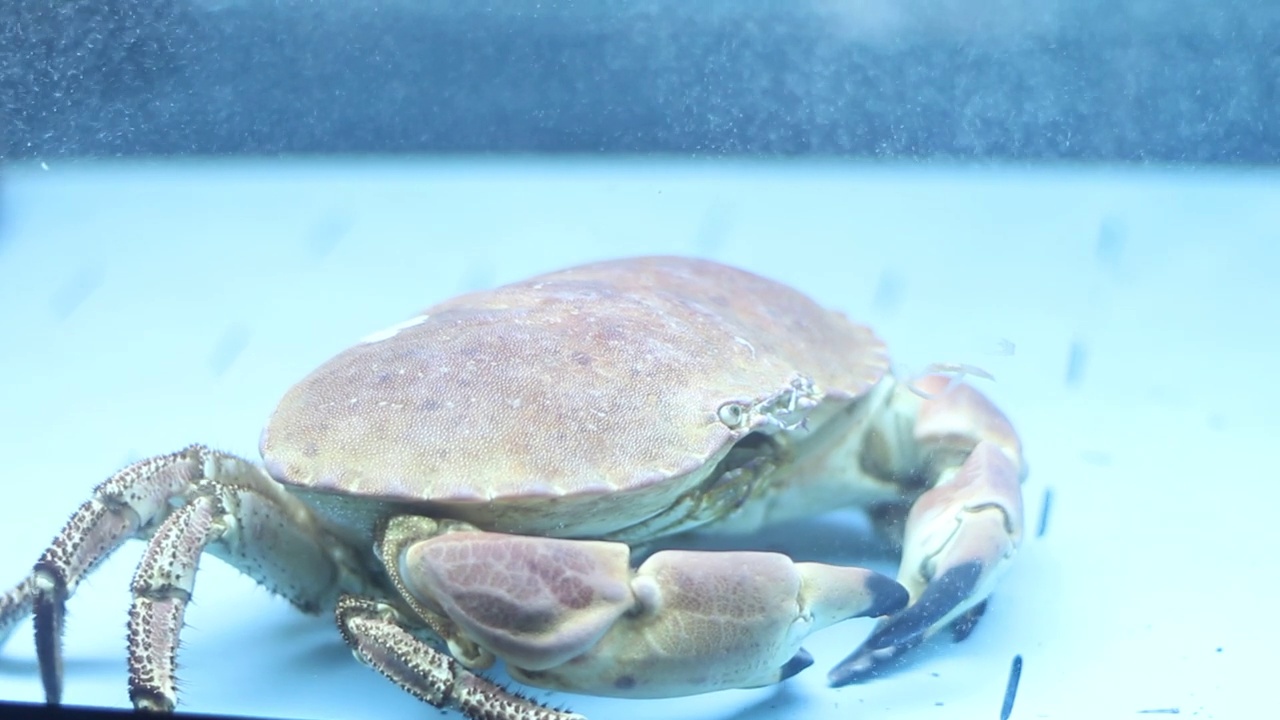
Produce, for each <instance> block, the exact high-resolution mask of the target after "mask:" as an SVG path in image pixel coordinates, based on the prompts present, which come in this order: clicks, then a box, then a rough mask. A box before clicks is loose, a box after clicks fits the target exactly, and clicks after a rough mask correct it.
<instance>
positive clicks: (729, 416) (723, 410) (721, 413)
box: [716, 402, 747, 429]
mask: <svg viewBox="0 0 1280 720" xmlns="http://www.w3.org/2000/svg"><path fill="white" fill-rule="evenodd" d="M716 415H717V416H718V417H719V418H720V422H722V423H724V424H725V425H726V426H728V427H730V428H735V429H736V428H740V427H742V424H743V423H744V422H746V420H747V406H746V405H743V404H742V403H739V402H727V403H725V404H723V405H721V406H720V409H719V410H717V411H716Z"/></svg>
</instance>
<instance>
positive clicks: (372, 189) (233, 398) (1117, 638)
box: [0, 162, 1280, 720]
mask: <svg viewBox="0 0 1280 720" xmlns="http://www.w3.org/2000/svg"><path fill="white" fill-rule="evenodd" d="M3 180H4V183H5V184H4V189H3V202H4V205H3V218H2V220H0V222H3V229H2V230H0V232H3V235H0V242H2V243H3V244H0V377H3V379H4V382H3V384H0V457H2V458H3V459H4V477H5V480H4V488H5V495H4V501H3V504H2V505H0V507H2V508H3V510H0V542H2V543H3V548H4V549H3V551H2V552H0V583H4V584H7V583H11V582H15V581H17V580H18V579H19V578H20V577H21V576H22V575H23V574H24V573H25V572H26V571H27V570H28V569H29V567H30V564H31V562H32V561H33V560H34V559H35V558H36V556H37V555H38V553H39V552H40V551H41V550H42V549H43V547H44V546H45V545H46V544H47V542H48V541H49V539H50V538H51V537H52V535H53V533H54V532H55V531H56V530H57V529H58V528H59V527H60V526H61V524H62V522H63V520H64V519H65V517H66V515H67V514H68V513H69V512H70V511H71V510H72V509H73V508H74V507H75V506H76V505H77V504H78V503H79V502H80V501H82V500H83V499H84V498H85V497H87V493H88V492H89V490H90V488H91V487H92V486H93V485H94V484H95V483H97V482H99V481H100V480H101V479H103V478H104V477H106V476H107V475H108V474H110V473H111V472H112V471H113V470H114V469H116V468H118V467H119V466H120V465H121V464H123V463H125V462H126V461H128V460H131V459H134V458H137V457H140V456H143V455H146V454H153V453H159V452H166V451H170V450H173V449H175V448H178V447H181V446H183V445H185V444H187V443H189V442H192V441H202V442H206V443H209V444H213V445H216V446H220V447H223V448H226V449H229V450H233V451H238V452H241V453H244V454H247V455H250V456H252V455H253V454H254V453H255V446H256V439H257V435H258V430H259V428H260V426H261V424H262V422H263V420H264V419H265V418H266V416H267V414H268V413H269V411H270V410H271V408H272V406H273V403H274V402H275V400H276V399H277V398H278V397H279V396H280V395H281V393H282V392H283V391H284V390H285V389H286V388H287V387H288V386H289V384H290V383H291V381H293V380H295V379H297V378H299V377H301V376H302V375H303V374H304V373H305V372H307V371H308V370H310V369H311V368H312V367H314V366H315V365H317V364H318V363H320V362H321V361H323V360H325V359H326V358H328V357H329V356H330V355H332V354H333V353H335V352H337V351H338V350H340V349H342V348H343V347H344V346H346V345H348V344H350V343H352V342H354V341H355V340H357V339H358V338H360V337H362V336H364V335H365V334H367V333H369V332H371V331H373V330H376V329H378V328H381V327H386V326H388V325H391V324H393V323H395V322H398V321H400V320H403V319H405V318H407V317H410V316H412V315H413V314H414V313H415V312H416V311H418V310H419V309H421V308H422V307H424V306H426V305H428V304H430V303H432V302H434V301H437V300H439V299H442V298H444V297H446V296H449V295H451V294H454V293H456V292H458V291H461V290H465V289H471V288H474V287H479V286H487V285H493V284H496V283H501V282H504V281H509V280H514V279H517V278H520V277H523V276H525V275H528V274H531V273H534V272H538V271H543V270H549V269H552V268H556V267H559V266H563V265H567V264H572V263H577V262H581V261H586V260H591V259H596V258H601V257H606V256H616V255H626V254H639V253H659V252H662V253H690V254H699V255H706V256H711V257H714V258H716V259H719V260H722V261H726V262H730V263H734V264H737V265H741V266H744V267H746V268H748V269H752V270H755V271H758V272H762V273H764V274H767V275H770V276H772V277H775V278H777V279H780V280H783V281H786V282H790V283H792V284H794V285H796V286H798V287H800V288H803V289H805V290H806V291H808V292H809V293H810V294H812V295H813V296H814V297H816V298H817V299H819V300H820V301H821V302H823V303H824V304H827V305H830V306H834V307H839V308H842V309H844V310H846V311H848V312H849V313H850V314H851V315H853V316H855V317H859V318H865V319H867V320H869V321H870V322H872V323H873V324H874V325H875V326H876V327H877V329H878V330H879V331H880V332H881V334H882V335H883V336H884V337H885V338H886V339H887V340H888V341H889V343H890V346H891V349H893V350H894V351H895V358H896V359H897V360H898V361H899V362H900V363H902V364H903V365H904V366H906V367H907V368H908V369H911V368H914V369H919V368H921V367H923V366H924V365H925V364H926V363H928V362H930V361H934V360H944V361H954V362H968V363H972V364H976V365H980V366H982V367H984V368H986V369H987V370H989V371H991V372H992V373H993V374H994V375H995V376H996V378H997V382H996V383H994V384H992V383H986V384H984V385H982V387H983V389H984V390H985V391H987V392H988V393H990V394H991V395H992V396H993V397H994V398H995V399H996V400H997V401H998V402H999V403H1000V404H1001V405H1002V406H1003V407H1004V409H1005V410H1006V411H1007V412H1008V414H1009V415H1010V417H1011V418H1012V419H1013V420H1014V422H1015V423H1016V424H1017V426H1018V428H1019V429H1020V431H1021V432H1022V434H1023V437H1024V440H1025V443H1026V447H1027V452H1028V457H1029V460H1030V462H1031V470H1032V474H1031V477H1030V479H1029V481H1028V484H1027V486H1026V495H1027V499H1028V525H1029V528H1028V529H1029V533H1030V534H1031V536H1032V537H1031V538H1030V539H1029V541H1028V542H1027V544H1026V546H1025V549H1024V551H1023V553H1022V555H1021V557H1020V558H1019V560H1018V562H1017V564H1016V565H1015V567H1014V568H1013V570H1012V571H1011V572H1010V573H1009V575H1008V578H1007V581H1006V582H1005V583H1004V584H1003V586H1002V587H1001V588H1000V590H999V593H998V595H997V597H996V599H995V601H993V603H992V605H991V609H990V611H989V612H988V614H987V617H986V618H985V620H984V622H983V623H982V624H981V625H980V626H979V627H978V629H977V630H976V631H975V633H974V634H973V636H972V637H971V638H970V639H969V640H967V641H966V642H964V643H962V644H958V645H951V644H948V643H939V644H936V645H935V646H933V647H931V648H929V649H928V650H926V651H924V652H922V653H921V654H920V657H918V658H917V659H916V661H915V662H914V663H912V664H910V665H909V666H907V667H906V668H903V669H902V670H901V671H900V672H899V673H898V674H896V675H893V676H891V677H886V678H884V679H880V680H877V681H875V682H871V683H868V684H865V685H857V686H850V687H846V688H842V689H838V690H837V689H831V688H828V687H826V685H825V681H824V678H825V674H826V670H827V669H828V668H829V667H830V666H831V665H833V664H834V663H835V662H837V661H839V660H840V659H841V658H843V657H844V655H845V653H847V652H848V651H849V650H851V649H852V648H853V647H854V646H855V645H856V644H857V643H858V641H859V640H860V639H861V638H862V637H863V636H864V635H865V634H866V632H867V631H868V629H869V623H866V622H863V623H861V624H860V623H848V624H845V625H843V626H839V627H837V628H833V629H831V630H828V631H826V632H824V633H822V634H820V635H818V636H816V637H815V638H814V639H812V640H811V641H810V642H809V643H808V644H807V647H808V648H809V650H810V651H811V652H812V653H813V655H814V656H815V658H816V660H817V662H816V665H815V667H813V668H811V669H810V670H808V671H806V672H805V673H802V674H801V675H800V676H799V677H797V678H795V679H793V680H792V681H790V682H788V683H786V684H784V685H782V686H780V687H777V688H771V689H763V690H753V691H733V692H725V693H719V694H713V695H708V696H703V697H698V698H688V699H677V700H672V701H643V702H634V701H631V702H628V701H619V700H607V699H605V700H601V699H592V698H579V697H555V698H552V700H553V701H554V702H559V703H566V704H569V705H571V706H572V707H573V708H574V709H575V710H578V711H581V712H584V713H586V714H588V715H589V716H593V717H596V718H606V717H620V716H627V717H641V718H643V717H661V718H665V719H666V720H678V719H680V718H699V719H707V720H712V719H716V720H728V719H729V718H737V719H740V720H746V719H749V718H773V717H807V718H824V717H830V718H850V717H857V718H861V719H870V718H889V717H892V718H970V717H976V718H995V717H997V716H998V713H999V707H1000V702H1001V698H1002V694H1003V689H1004V684H1005V679H1006V673H1007V670H1008V666H1009V661H1010V659H1011V658H1012V656H1013V655H1014V654H1015V653H1021V654H1022V655H1023V657H1024V658H1025V661H1026V665H1025V668H1024V671H1023V676H1022V685H1021V691H1020V693H1019V695H1018V700H1017V705H1016V707H1015V711H1014V717H1015V718H1074V717H1133V716H1135V714H1136V713H1137V712H1138V711H1141V710H1144V709H1147V710H1149V709H1160V708H1178V709H1180V710H1181V714H1182V715H1184V716H1196V717H1211V718H1250V717H1261V716H1264V715H1267V714H1269V713H1270V712H1271V708H1272V704H1273V700H1272V698H1271V694H1270V691H1271V688H1270V687H1269V684H1268V682H1269V681H1270V679H1271V677H1272V675H1273V673H1272V672H1271V671H1270V670H1269V669H1268V668H1269V666H1270V665H1271V664H1272V661H1273V659H1274V657H1275V654H1276V650H1277V644H1276V633H1275V631H1274V629H1273V628H1274V627H1275V626H1276V619H1275V613H1276V604H1275V601H1274V598H1275V597H1276V595H1277V592H1276V591H1277V585H1276V568H1277V562H1276V559H1275V555H1274V553H1275V552H1276V547H1277V543H1276V540H1277V539H1280V533H1277V531H1276V530H1275V529H1274V527H1275V508H1276V507H1277V506H1278V501H1280V490H1277V487H1280V486H1278V485H1277V483H1276V481H1275V478H1274V477H1273V475H1274V462H1273V461H1272V460H1273V457H1272V456H1273V454H1274V447H1275V439H1276V434H1277V430H1278V429H1280V425H1278V424H1277V422H1276V419H1275V417H1274V412H1275V411H1274V408H1275V405H1276V400H1277V393H1276V391H1275V389H1274V385H1273V383H1272V382H1271V381H1270V380H1268V379H1267V378H1269V377H1271V376H1272V374H1273V371H1274V366H1275V360H1276V357H1277V354H1276V345H1277V340H1276V338H1277V320H1276V318H1277V315H1278V313H1280V291H1278V290H1277V285H1276V278H1277V272H1278V271H1280V249H1278V248H1280V189H1278V188H1280V185H1278V184H1277V176H1276V175H1274V174H1260V173H1259V174H1251V175H1245V174H1223V173H1189V172H1174V173H1168V172H1159V171H1154V170H1153V171H1146V172H1139V171H1125V172H1104V171H1083V170H1080V171H1070V172H1019V171H1013V170H973V171H961V170H952V169H906V168H892V167H874V168H868V167H861V166H841V165H791V164H779V165H741V164H730V163H712V164H701V165H697V164H689V165H661V164H636V165H631V166H628V165H604V164H590V163H568V164H532V163H530V164H500V163H478V164H475V163H473V164H460V163H430V162H424V163H419V164H412V163H405V164H362V165H361V164H355V165H340V164H335V165H317V164H268V163H263V164H256V165H239V164H227V165H217V164H214V165H209V164H204V165H156V166H150V167H139V166H126V165H106V166H93V165H90V166H78V167H77V166H56V165H55V166H54V167H51V168H49V169H48V170H42V169H41V168H39V167H38V166H24V167H10V168H8V170H7V172H6V176H5V177H4V178H3ZM1100 234H1105V235H1107V237H1108V238H1113V239H1115V240H1117V241H1118V242H1119V244H1118V247H1119V253H1118V256H1116V259H1114V260H1109V259H1108V258H1107V257H1102V258H1099V256H1098V252H1097V247H1098V245H1099V239H1100ZM1110 242H1112V240H1107V241H1105V242H1104V244H1106V243H1110ZM1103 255H1104V256H1106V255H1107V253H1105V252H1104V253H1103ZM886 278H887V280H885V279H886ZM882 282H885V283H887V285H882V286H881V291H880V294H881V296H882V298H883V297H885V296H889V297H891V296H893V294H894V288H895V287H896V288H897V290H896V292H897V296H898V297H899V299H900V302H899V303H898V304H897V305H896V308H895V307H894V306H893V304H892V303H889V304H886V303H883V302H878V301H877V300H876V296H877V290H876V288H877V285H878V283H882ZM1077 338H1078V339H1079V340H1080V341H1081V342H1083V343H1084V344H1085V345H1086V347H1087V349H1088V355H1087V363H1086V366H1085V372H1084V375H1083V381H1082V382H1081V384H1080V385H1079V386H1078V387H1076V388H1068V387H1066V385H1065V383H1064V378H1065V375H1066V365H1067V358H1068V352H1069V348H1070V345H1071V343H1072V341H1073V340H1074V339H1077ZM1004 340H1007V341H1010V342H1012V343H1014V344H1015V346H1016V352H1015V354H1013V355H1012V356H1009V355H1001V354H999V351H998V348H999V347H1000V345H1001V343H1002V341H1004ZM1046 487H1052V488H1053V489H1054V491H1055V493H1056V497H1055V501H1054V508H1053V512H1052V516H1051V518H1050V524H1049V530H1048V533H1047V535H1046V536H1045V537H1044V538H1042V539H1037V538H1035V537H1034V531H1035V526H1036V522H1037V518H1038V514H1039V510H1040V500H1041V496H1042V493H1043V491H1044V489H1045V488H1046ZM812 527H813V533H814V534H813V536H811V537H806V536H804V534H803V533H792V537H791V539H790V542H792V543H795V544H796V546H797V551H798V552H811V551H813V550H814V547H815V546H818V545H823V544H826V545H830V544H832V543H834V542H837V541H838V540H839V538H838V536H833V535H834V533H833V532H832V531H833V530H839V528H840V527H841V524H840V523H839V522H829V523H821V524H815V525H814V526H812ZM139 550H140V546H139V545H138V544H136V543H133V544H130V545H129V546H127V547H126V549H125V550H123V551H121V552H120V553H119V554H118V556H116V557H115V558H113V559H112V560H111V561H110V562H108V563H107V564H106V565H105V566H104V567H103V568H102V569H101V570H100V571H99V572H98V573H97V574H95V575H94V576H92V577H91V578H90V579H89V580H88V581H87V582H85V583H84V584H83V585H82V586H81V588H80V590H79V592H78V593H77V594H76V596H75V597H74V598H73V599H72V601H71V603H70V620H69V622H68V634H67V639H66V657H67V679H66V698H65V700H66V701H67V702H68V703H77V704H80V703H83V704H103V705H113V706H124V705H125V704H126V703H127V695H126V686H125V666H124V641H123V637H124V622H125V613H126V608H127V605H128V582H129V578H130V575H131V572H132V564H133V563H134V562H136V559H137V557H138V553H139ZM188 623H189V627H188V628H187V630H186V633H185V635H184V646H183V648H182V653H181V656H180V660H181V663H182V665H183V668H184V671H183V675H182V681H183V684H182V691H183V695H182V699H183V703H184V705H183V707H184V708H185V709H187V710H191V711H203V712H224V713H243V714H255V715H265V716H281V717H294V718H316V719H322V718H334V719H337V718H357V717H379V718H385V719H390V718H420V717H434V716H435V714H434V712H433V711H431V710H429V709H428V708H424V707H421V706H420V705H419V704H418V703H417V702H416V701H414V700H412V699H411V698H409V697H408V696H406V695H402V694H401V693H400V692H399V691H398V690H397V689H396V688H394V687H393V686H391V685H390V684H388V683H386V682H384V681H383V680H382V679H381V678H380V677H378V676H377V675H375V674H374V673H372V672H370V671H369V670H367V669H366V668H364V667H362V666H360V665H359V664H357V663H356V662H355V661H354V660H353V659H352V658H351V657H350V654H349V653H348V652H347V650H346V649H345V646H343V645H342V643H341V641H340V639H339V638H338V637H337V634H336V632H335V631H334V630H333V628H332V624H331V621H330V620H329V619H328V618H319V619H315V618H306V617H302V616H299V615H297V614H296V613H294V612H293V611H292V610H291V609H290V608H289V607H288V606H287V605H286V604H285V603H284V602H282V601H279V600H276V599H273V598H271V597H269V596H268V595H267V594H266V593H265V592H263V591H261V590H259V589H257V588H256V586H254V585H253V584H252V583H250V582H248V581H247V580H245V579H244V578H242V577H239V576H237V575H235V574H234V573H233V572H231V571H229V570H228V569H227V568H226V567H225V566H223V565H222V564H221V563H219V562H218V561H217V560H209V561H208V562H205V563H204V564H203V565H202V572H201V575H200V579H199V581H198V583H197V589H196V601H195V603H194V604H193V606H192V607H191V609H190V611H189V613H188ZM535 694H536V695H537V696H539V697H544V696H545V695H544V694H543V693H538V692H536V691H535ZM40 697H41V692H40V689H39V681H38V678H37V672H36V668H35V663H34V653H33V649H32V643H31V637H30V625H29V624H26V625H24V626H23V627H21V628H19V630H18V631H17V634H16V635H15V637H14V639H13V640H11V641H10V643H9V645H8V646H7V647H6V648H4V650H3V653H2V654H0V698H4V699H12V700H38V699H40Z"/></svg>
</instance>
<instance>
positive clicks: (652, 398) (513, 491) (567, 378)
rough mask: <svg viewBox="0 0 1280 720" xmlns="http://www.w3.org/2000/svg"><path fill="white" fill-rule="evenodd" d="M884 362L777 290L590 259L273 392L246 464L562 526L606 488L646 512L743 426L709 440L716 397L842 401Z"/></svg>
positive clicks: (452, 306) (304, 481) (724, 276)
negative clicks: (272, 405) (551, 516)
mask: <svg viewBox="0 0 1280 720" xmlns="http://www.w3.org/2000/svg"><path fill="white" fill-rule="evenodd" d="M887 367H888V359H887V357H886V355H885V352H884V347H883V344H882V343H881V342H880V341H879V340H878V339H877V338H876V337H875V336H874V335H873V334H872V333H871V332H870V331H869V330H867V329H865V328H863V327H861V326H859V325H856V324H854V323H851V322H849V321H848V320H847V319H846V318H845V317H844V316H843V315H841V314H838V313H835V312H831V311H828V310H826V309H824V308H822V307H820V306H818V305H817V304H815V303H814V302H813V301H811V300H809V299H808V298H807V297H805V296H804V295H802V294H801V293H799V292H797V291H795V290H793V289H790V288H788V287H786V286H784V285H781V284H778V283H775V282H772V281H770V280H766V279H764V278H761V277H759V276H756V275H753V274H750V273H747V272H744V271H741V270H736V269H733V268H729V267H724V266H722V265H718V264H715V263H711V262H706V261H701V260H695V259H687V258H670V257H654V258H641V259H630V260H626V261H611V262H602V263H597V264H593V265H587V266H583V267H578V268H573V269H569V270H564V271H560V272H555V273H551V274H547V275H543V276H540V277H535V278H532V279H529V280H526V281H522V282H519V283H515V284H512V285H507V286H504V287H501V288H497V289H495V290H490V291H483V292H477V293H472V294H469V295H464V296H461V297H458V298H455V299H452V300H448V301H446V302H444V303H441V304H439V305H437V306H435V307H432V308H429V309H428V310H426V311H424V312H423V313H422V314H421V315H420V316H417V317H415V318H413V319H411V320H410V321H408V322H405V323H401V324H400V325H398V326H396V327H395V328H393V329H390V330H388V331H386V332H383V333H379V334H377V335H374V336H371V337H370V338H369V339H368V340H367V341H366V342H364V343H361V344H359V345H357V346H355V347H353V348H351V349H349V350H347V351H345V352H343V353H342V354H340V355H338V356H337V357H336V358H334V359H333V360H331V361H329V362H328V363H326V364H325V365H323V366H322V367H320V368H319V369H318V370H316V371H315V372H313V373H312V374H311V375H310V376H309V377H307V378H306V379H304V380H303V381H302V382H300V383H298V384H297V385H295V386H294V387H293V388H292V389H291V390H290V391H289V393H288V394H287V395H286V396H285V398H284V400H283V401H282V402H281V403H280V406H279V408H278V409H277V410H276V413H275V415H274V416H273V417H272V419H271V421H270V424H269V425H268V427H267V429H266V430H265V431H264V433H263V437H262V447H261V450H262V453H263V457H264V458H265V459H266V462H267V467H268V469H269V470H270V472H271V474H272V475H273V476H275V477H276V478H277V479H279V480H281V481H283V482H285V483H288V484H293V485H299V486H304V487H310V488H313V489H315V490H320V491H324V492H331V493H341V494H356V493H359V494H365V495H379V496H382V497H383V498H385V499H388V500H403V501H406V502H414V501H422V500H429V501H432V502H434V503H439V504H441V505H453V506H466V505H469V504H476V503H485V502H486V501H489V500H493V499H498V498H501V499H504V500H515V501H535V500H544V499H554V500H555V501H556V502H555V504H556V506H557V507H558V508H561V509H563V510H566V511H567V510H570V509H571V508H573V507H574V505H575V503H574V500H575V498H576V499H577V500H579V501H582V502H587V501H589V499H590V498H592V497H595V498H599V497H600V496H605V495H612V494H616V493H617V492H618V491H620V490H621V491H627V492H628V493H629V494H630V495H631V496H633V497H634V499H635V500H636V501H638V502H642V503H643V502H651V503H652V504H653V506H654V508H655V509H657V508H660V507H661V506H662V505H663V504H664V503H667V502H670V498H671V497H673V496H674V495H675V494H678V493H680V492H684V491H685V490H686V489H687V487H686V484H687V483H692V482H696V481H697V480H698V479H700V476H699V475H698V474H697V471H702V472H704V473H705V472H706V471H707V470H709V469H710V468H709V467H708V461H709V460H714V459H715V458H716V457H717V455H718V454H722V453H723V452H725V451H727V448H728V447H729V446H730V445H731V444H732V443H733V442H734V441H736V440H737V439H738V438H740V437H741V436H742V435H743V434H745V433H746V432H748V431H750V430H751V429H752V428H750V427H743V428H736V429H730V428H728V427H726V426H725V424H724V423H723V422H721V420H720V419H719V418H718V416H717V410H718V408H719V407H720V406H721V405H722V404H724V403H725V402H729V401H737V402H742V403H747V404H751V403H754V402H758V401H760V400H762V399H765V398H767V397H769V396H771V395H776V394H777V393H779V392H780V391H782V390H784V389H785V388H786V387H787V386H788V385H789V383H791V382H792V380H793V379H795V378H796V377H797V376H803V377H808V378H811V379H812V380H813V382H814V383H815V385H816V386H817V388H818V389H819V390H820V391H821V392H823V393H825V396H826V397H836V398H838V397H852V396H857V395H860V394H862V393H863V392H865V391H866V390H867V388H869V387H870V386H871V385H873V384H874V383H876V382H878V381H879V380H880V379H881V377H883V375H884V373H885V372H886V371H887ZM678 478H684V479H685V480H686V481H687V482H681V481H679V480H676V481H674V482H672V481H673V479H678ZM579 507H582V506H581V505H579ZM547 511H548V509H547V508H546V507H543V508H540V509H539V512H540V513H544V518H545V513H546V512H547Z"/></svg>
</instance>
